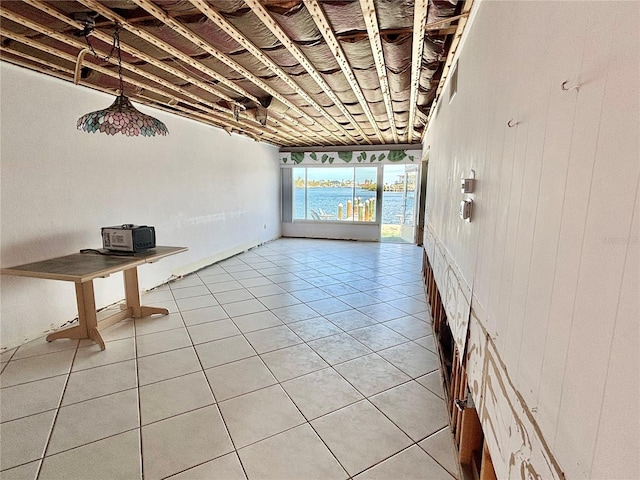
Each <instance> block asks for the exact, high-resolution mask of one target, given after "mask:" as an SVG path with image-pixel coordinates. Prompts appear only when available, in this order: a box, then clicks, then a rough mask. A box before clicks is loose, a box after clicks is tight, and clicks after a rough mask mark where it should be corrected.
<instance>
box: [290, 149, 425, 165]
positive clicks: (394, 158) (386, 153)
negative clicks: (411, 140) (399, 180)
mask: <svg viewBox="0 0 640 480" xmlns="http://www.w3.org/2000/svg"><path fill="white" fill-rule="evenodd" d="M281 155H282V157H281V159H280V162H281V164H282V165H301V164H303V165H315V164H320V165H322V164H324V165H332V164H334V163H335V164H340V163H380V162H382V163H411V162H415V160H416V158H418V159H420V150H378V151H373V150H372V151H359V150H352V151H348V152H322V153H317V152H287V153H281Z"/></svg>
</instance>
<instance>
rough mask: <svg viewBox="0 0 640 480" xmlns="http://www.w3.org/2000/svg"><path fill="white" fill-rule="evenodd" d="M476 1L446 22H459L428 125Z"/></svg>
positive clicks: (469, 0)
mask: <svg viewBox="0 0 640 480" xmlns="http://www.w3.org/2000/svg"><path fill="white" fill-rule="evenodd" d="M473 1H474V0H465V2H464V5H463V6H462V12H461V14H460V15H458V16H457V17H451V18H447V19H446V20H451V19H454V18H455V19H456V20H459V22H458V26H457V27H456V33H455V35H454V37H453V40H452V42H451V46H450V47H449V52H448V54H447V60H446V61H445V64H444V68H443V70H442V75H441V76H440V82H439V83H438V88H437V90H436V97H435V98H434V100H433V102H432V103H431V110H430V111H429V115H428V116H427V122H426V125H429V122H430V121H431V116H432V115H433V112H434V111H435V108H433V107H435V105H436V103H438V102H440V94H441V93H442V89H443V88H444V84H445V82H446V81H447V77H448V76H449V71H450V70H451V66H452V65H453V59H454V58H455V56H456V51H457V49H458V44H459V43H460V39H461V38H462V34H463V33H464V27H465V26H466V24H467V19H468V17H469V13H470V12H471V7H472V6H473ZM426 134H427V129H426V128H425V129H424V130H423V131H422V136H421V138H420V141H421V142H422V141H424V137H425V135H426Z"/></svg>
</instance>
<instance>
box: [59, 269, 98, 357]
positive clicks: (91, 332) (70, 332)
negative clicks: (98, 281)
mask: <svg viewBox="0 0 640 480" xmlns="http://www.w3.org/2000/svg"><path fill="white" fill-rule="evenodd" d="M75 285H76V303H77V305H78V325H77V326H75V327H71V328H67V329H65V330H60V331H58V332H53V333H51V334H49V335H47V341H48V342H50V341H52V340H56V339H58V338H74V339H82V338H90V339H91V340H93V341H94V342H96V343H97V344H98V345H100V349H101V350H104V340H103V339H102V336H101V335H100V332H99V331H98V316H97V313H96V300H95V296H94V291H93V281H92V280H89V281H88V282H84V283H76V284H75Z"/></svg>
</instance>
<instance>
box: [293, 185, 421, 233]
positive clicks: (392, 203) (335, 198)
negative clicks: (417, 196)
mask: <svg viewBox="0 0 640 480" xmlns="http://www.w3.org/2000/svg"><path fill="white" fill-rule="evenodd" d="M306 192H307V201H308V205H307V208H306V209H305V201H304V200H305V199H304V196H305V189H304V188H295V189H294V218H295V219H296V220H302V219H305V218H306V219H308V220H312V219H313V217H312V213H311V211H312V210H313V211H314V212H316V213H318V214H325V215H326V217H325V218H324V219H325V220H337V214H338V204H340V203H341V204H342V206H343V214H344V215H345V216H346V212H347V201H348V200H352V202H353V199H354V197H355V198H360V200H361V202H362V203H365V202H366V201H367V200H375V198H376V192H375V190H368V189H366V188H360V187H356V188H355V189H354V188H353V187H315V188H308V189H306ZM407 193H408V195H407V197H405V196H404V193H403V192H389V191H386V192H384V208H383V209H382V223H383V224H402V223H403V219H404V215H405V214H404V212H405V211H406V212H407V214H408V216H409V217H410V218H407V219H406V222H404V223H406V224H410V223H411V222H412V221H413V218H412V215H411V213H412V212H413V192H407ZM409 195H411V196H409ZM305 210H306V211H305Z"/></svg>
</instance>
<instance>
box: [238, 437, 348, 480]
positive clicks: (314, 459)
mask: <svg viewBox="0 0 640 480" xmlns="http://www.w3.org/2000/svg"><path fill="white" fill-rule="evenodd" d="M292 452H295V454H292ZM238 453H239V455H240V458H241V459H242V464H243V465H244V468H245V469H246V471H247V474H248V476H249V478H256V479H257V478H260V479H264V480H269V479H272V480H286V479H291V480H317V479H329V478H331V479H336V480H337V479H346V478H347V477H348V474H347V473H346V472H345V471H344V469H343V468H342V467H341V466H340V464H339V463H338V462H337V461H336V459H335V458H334V456H333V455H332V454H331V452H330V451H329V449H328V448H327V447H326V446H325V444H324V443H322V440H320V438H319V437H318V435H316V433H315V432H314V431H313V429H312V428H311V427H310V426H309V425H300V426H299V427H296V428H293V429H291V430H287V431H286V432H283V433H280V434H278V435H275V436H273V437H270V438H267V439H266V440H262V441H260V442H258V443H254V444H253V445H249V446H248V447H245V448H242V449H240V450H239V451H238Z"/></svg>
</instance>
